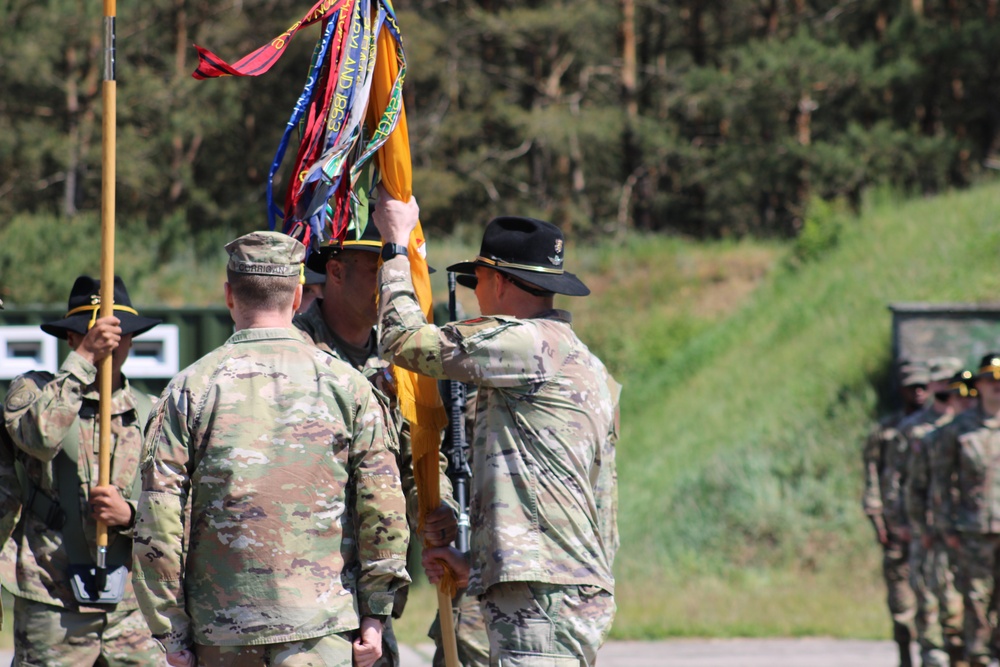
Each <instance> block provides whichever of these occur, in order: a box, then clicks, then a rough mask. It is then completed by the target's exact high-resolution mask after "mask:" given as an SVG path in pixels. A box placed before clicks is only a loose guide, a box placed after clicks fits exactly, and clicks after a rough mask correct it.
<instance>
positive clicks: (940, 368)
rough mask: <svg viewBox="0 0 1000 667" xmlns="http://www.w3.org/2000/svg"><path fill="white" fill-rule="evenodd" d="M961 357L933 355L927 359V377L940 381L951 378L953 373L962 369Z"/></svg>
mask: <svg viewBox="0 0 1000 667" xmlns="http://www.w3.org/2000/svg"><path fill="white" fill-rule="evenodd" d="M962 366H963V364H962V361H961V359H956V358H955V357H934V358H932V359H928V360H927V379H928V380H930V381H931V382H940V381H942V380H949V379H951V378H952V377H953V376H954V375H955V373H958V372H960V371H961V370H962Z"/></svg>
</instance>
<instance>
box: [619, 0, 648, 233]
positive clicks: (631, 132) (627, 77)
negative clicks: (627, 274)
mask: <svg viewBox="0 0 1000 667" xmlns="http://www.w3.org/2000/svg"><path fill="white" fill-rule="evenodd" d="M619 5H620V7H621V20H622V22H621V26H620V29H619V36H620V39H621V50H622V74H621V91H622V103H623V104H624V105H625V125H624V127H623V129H622V173H623V175H624V176H625V177H626V179H628V178H630V177H631V176H632V174H634V173H635V170H636V168H637V167H638V166H639V165H640V164H641V162H642V154H641V149H640V148H639V145H638V142H637V141H636V140H635V123H636V121H637V120H638V118H639V101H638V97H637V88H638V80H639V77H638V68H637V65H636V41H635V0H619ZM623 187H625V185H623ZM634 187H635V184H634V183H632V184H631V185H629V186H628V190H629V196H628V197H624V196H623V200H624V201H626V202H630V201H631V191H632V189H633V188H634ZM618 225H619V229H618V234H619V235H621V234H624V232H625V228H626V227H630V226H631V225H632V213H631V208H630V207H627V208H626V210H625V211H619V216H618Z"/></svg>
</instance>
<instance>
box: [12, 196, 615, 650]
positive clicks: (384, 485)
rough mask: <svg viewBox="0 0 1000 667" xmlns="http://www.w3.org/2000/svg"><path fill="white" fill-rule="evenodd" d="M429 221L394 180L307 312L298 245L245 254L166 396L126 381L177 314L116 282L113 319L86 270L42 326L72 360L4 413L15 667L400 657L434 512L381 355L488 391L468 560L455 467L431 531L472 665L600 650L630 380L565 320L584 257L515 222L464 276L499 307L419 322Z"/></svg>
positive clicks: (316, 266)
mask: <svg viewBox="0 0 1000 667" xmlns="http://www.w3.org/2000/svg"><path fill="white" fill-rule="evenodd" d="M418 214H419V211H418V209H417V207H416V202H415V201H414V200H412V199H411V201H410V202H406V203H404V202H399V201H395V200H392V199H390V198H389V197H388V196H387V195H386V194H385V193H384V192H382V193H381V196H380V197H379V199H378V201H377V204H376V206H375V211H374V214H373V218H372V220H371V221H370V222H369V224H368V226H367V228H366V230H365V234H364V235H362V236H361V237H360V238H359V239H358V240H352V241H347V242H335V243H332V244H331V245H330V246H328V247H324V248H322V249H321V250H320V251H319V252H315V253H313V254H312V255H311V256H310V258H309V261H308V264H309V269H310V270H312V271H314V272H315V273H316V274H318V276H321V277H322V279H320V278H319V277H317V276H315V275H314V276H312V278H311V279H310V283H313V284H315V285H317V287H314V288H312V291H314V293H315V299H314V300H313V301H312V303H311V304H309V305H308V307H303V306H302V298H303V291H304V290H303V285H304V283H305V282H306V281H305V280H304V279H303V276H304V271H305V266H304V261H305V255H306V249H305V247H304V246H303V245H302V244H301V243H299V242H298V241H296V240H294V239H292V238H291V237H288V236H285V235H283V234H278V233H273V232H255V233H252V234H248V235H245V236H242V237H240V238H238V239H236V240H234V241H233V242H231V243H229V244H228V245H227V246H226V251H227V252H228V254H229V262H228V265H227V282H226V284H225V301H226V305H227V306H228V308H229V310H230V312H231V314H232V317H233V321H234V324H235V327H234V328H235V333H234V334H233V336H232V337H231V338H230V339H229V340H228V341H227V342H226V343H225V344H224V345H222V346H221V347H219V348H218V349H216V350H215V351H213V352H211V353H209V354H208V355H206V356H205V357H203V358H202V359H200V360H199V361H197V362H195V363H194V364H193V365H191V366H190V367H188V368H187V369H185V370H183V371H182V372H181V373H180V374H179V375H177V376H176V377H175V378H174V379H173V380H171V382H170V383H169V385H168V386H167V388H166V389H165V390H164V392H163V393H162V394H161V396H160V397H159V399H158V400H155V399H153V397H147V396H145V395H144V394H142V393H141V392H139V391H137V390H136V389H135V388H134V387H132V386H131V385H130V384H129V381H128V379H127V378H126V377H125V376H124V375H123V374H122V372H121V368H122V364H123V363H124V361H125V359H126V357H127V354H128V350H129V348H130V346H131V341H132V338H133V336H135V335H138V334H139V333H141V332H142V331H145V330H148V329H149V328H151V327H153V326H156V324H157V323H158V321H157V320H154V319H151V318H146V317H143V316H142V315H140V313H139V312H138V311H137V310H136V309H135V308H134V307H133V306H132V303H131V301H130V299H129V296H128V293H127V290H126V288H125V285H124V284H123V283H121V281H120V280H118V279H116V284H115V304H114V312H115V315H114V316H112V317H104V318H102V317H99V308H100V299H99V293H100V289H99V288H100V285H99V282H98V281H96V280H93V279H91V278H88V277H86V276H82V277H81V278H79V279H78V280H77V281H76V283H75V284H74V286H73V289H72V291H71V294H70V298H69V304H68V306H69V307H68V308H67V313H66V316H65V317H64V318H62V319H60V320H57V321H55V322H49V323H46V324H45V325H43V329H44V330H45V331H46V332H47V333H50V334H52V335H55V336H58V337H61V338H65V339H66V340H67V342H68V343H69V346H70V348H71V349H72V351H71V353H70V355H69V356H68V357H67V359H66V360H65V361H64V363H63V364H62V366H61V367H60V368H59V371H58V372H57V373H55V374H52V373H44V372H33V373H27V374H25V375H23V376H21V377H19V378H17V379H16V380H15V381H14V383H13V384H12V385H11V388H10V391H9V393H8V395H7V398H6V400H5V403H4V413H3V419H4V425H3V426H4V428H2V429H0V436H2V442H0V445H2V446H0V510H2V512H3V513H2V520H0V540H2V542H3V550H2V553H0V580H2V584H3V586H4V588H6V589H7V590H8V591H9V592H11V593H12V594H13V595H14V599H15V602H14V610H13V617H14V619H13V620H14V640H15V657H14V664H16V665H56V666H62V665H66V666H72V667H79V666H81V665H97V664H100V665H162V664H168V665H174V666H178V665H182V666H190V665H247V666H250V665H253V666H258V665H287V666H292V665H295V666H300V665H337V666H344V667H348V666H351V665H357V666H359V667H372V665H389V666H395V665H399V652H398V647H397V645H396V642H395V639H394V637H393V633H392V622H391V621H392V618H393V617H398V616H399V614H400V613H402V608H403V606H404V604H405V599H406V595H405V591H406V587H407V584H408V583H409V582H410V573H409V572H407V569H406V562H407V561H406V556H407V550H408V547H409V543H410V535H411V531H414V530H415V529H416V519H417V517H416V512H417V502H416V495H415V494H416V488H415V484H414V480H413V470H412V460H411V459H412V453H411V451H410V447H409V430H408V425H407V424H406V422H405V420H403V419H402V417H401V416H400V410H399V406H398V405H397V400H396V397H395V392H394V384H393V381H392V374H391V373H390V372H389V369H390V364H392V365H398V366H401V367H404V368H407V369H410V370H414V371H417V372H421V373H423V374H426V375H430V376H432V377H435V378H438V379H452V380H457V381H461V382H466V383H469V384H472V385H475V387H476V389H477V399H476V402H475V418H474V419H473V420H472V421H473V423H474V426H473V427H472V434H471V440H472V461H473V465H474V474H473V477H472V483H471V492H472V493H471V505H472V506H471V510H470V515H471V524H472V535H471V547H470V550H469V552H468V553H462V552H459V551H458V550H457V549H455V548H454V547H453V546H452V542H453V540H454V538H455V535H456V528H457V518H456V512H457V507H456V506H455V503H454V501H453V500H452V498H451V494H450V488H451V487H450V484H449V482H448V478H447V476H446V474H445V472H446V462H445V459H444V457H442V459H441V466H440V471H441V475H440V478H441V479H440V484H441V495H442V499H443V502H442V506H441V508H439V510H437V511H435V512H432V513H431V514H429V515H428V516H425V517H423V521H422V523H421V529H422V534H421V537H422V539H423V543H424V546H425V550H424V555H423V563H424V567H425V569H426V571H427V574H428V576H429V578H430V579H431V580H432V581H437V580H438V579H439V578H440V577H441V575H442V572H443V568H444V567H445V566H447V567H448V568H449V569H451V570H452V572H453V573H454V575H455V577H456V579H457V580H458V581H459V582H460V583H461V584H462V585H463V586H464V587H465V588H464V589H463V590H462V591H460V593H459V596H458V597H457V598H456V600H455V610H456V614H457V616H458V619H457V620H458V622H457V624H456V625H457V639H458V645H459V655H460V658H461V664H463V665H466V666H468V665H499V664H504V665H507V664H519V665H542V664H544V665H557V666H563V665H565V666H569V665H574V666H577V665H592V664H594V663H595V661H596V653H597V649H598V648H599V647H600V645H601V644H602V643H603V641H604V639H605V638H606V636H607V633H608V631H609V630H610V627H611V622H612V620H613V617H614V610H615V606H614V579H613V577H612V574H611V565H612V562H613V559H614V556H615V552H616V550H617V548H618V534H617V526H616V510H617V477H616V473H615V447H616V444H617V438H618V395H619V391H620V387H619V385H618V384H617V383H616V382H615V381H614V379H613V378H611V376H610V375H609V374H608V373H607V371H606V370H605V369H604V366H603V364H601V362H600V361H599V360H598V359H597V358H596V357H595V356H594V355H593V354H591V353H590V352H589V350H588V349H587V348H586V346H585V345H584V344H583V343H582V342H581V341H580V340H579V339H578V338H577V337H576V335H575V334H574V333H573V331H572V328H571V326H570V316H569V313H567V312H565V311H560V310H555V309H553V307H552V302H553V297H554V295H555V294H557V293H558V294H567V295H574V296H584V295H586V294H587V293H589V290H587V288H586V287H585V286H584V285H583V283H582V282H580V281H579V279H577V278H576V276H574V275H573V274H572V273H569V272H568V271H566V270H565V268H564V266H563V260H564V247H563V245H564V244H563V237H562V234H561V232H560V231H559V230H558V229H557V228H556V227H555V226H553V225H551V224H549V223H546V222H542V221H538V220H533V219H530V218H521V217H506V218H498V219H496V220H494V221H493V222H491V223H490V225H489V226H488V227H487V228H486V230H485V233H484V238H483V243H482V247H481V250H480V254H479V256H478V257H476V258H475V259H474V260H471V261H470V262H463V263H460V264H457V265H454V266H452V267H449V270H453V271H455V272H457V273H459V274H462V275H461V276H460V282H461V283H462V284H464V285H466V286H467V287H472V288H473V289H475V290H476V297H477V300H478V301H479V304H480V310H481V312H482V315H483V316H482V317H479V318H475V319H472V320H466V321H461V322H456V323H451V324H446V325H444V326H440V327H439V326H435V325H434V324H431V323H428V322H427V321H426V320H425V319H424V316H423V313H422V311H421V309H420V306H419V304H418V303H417V301H416V299H415V297H414V289H413V286H412V283H411V279H410V271H409V260H408V258H407V257H406V252H407V250H406V243H407V241H408V239H409V237H410V232H411V230H412V229H413V228H414V227H415V225H416V223H417V218H418ZM377 293H378V294H379V295H380V296H379V299H378V302H376V294H377ZM296 313H298V314H296ZM109 356H110V357H111V359H112V363H111V369H112V387H113V395H112V410H111V413H112V416H111V423H110V427H109V428H110V430H111V433H112V451H111V457H110V465H111V476H110V477H111V482H110V484H107V485H101V484H98V483H97V479H98V474H97V467H98V462H97V460H98V440H99V437H98V435H99V431H100V429H101V428H103V427H102V426H101V424H100V421H99V419H98V391H97V386H98V384H97V380H98V374H99V371H98V367H99V364H100V362H101V360H102V359H105V358H107V357H109ZM98 521H100V522H103V523H104V524H105V525H106V526H108V529H109V534H110V535H109V538H110V546H109V548H108V555H107V563H106V567H96V566H95V560H94V553H95V551H96V541H95V540H96V532H97V522H98ZM436 627H437V625H436V624H435V629H432V632H431V636H433V637H435V639H436V641H437V642H438V646H439V654H438V655H436V656H435V664H444V660H443V655H442V653H441V650H440V645H441V642H440V636H439V633H438V631H437V630H436Z"/></svg>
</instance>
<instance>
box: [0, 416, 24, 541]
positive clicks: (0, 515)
mask: <svg viewBox="0 0 1000 667" xmlns="http://www.w3.org/2000/svg"><path fill="white" fill-rule="evenodd" d="M14 456H15V453H14V443H13V442H11V439H10V436H9V435H8V434H7V431H6V430H2V429H0V548H2V547H3V545H4V544H6V543H7V540H8V539H10V536H11V534H13V532H14V528H15V527H16V526H17V522H18V519H20V518H21V483H20V482H19V481H18V479H17V469H16V468H15V466H14Z"/></svg>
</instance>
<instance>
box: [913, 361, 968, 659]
mask: <svg viewBox="0 0 1000 667" xmlns="http://www.w3.org/2000/svg"><path fill="white" fill-rule="evenodd" d="M961 371H962V362H961V361H960V360H959V359H956V358H954V357H939V358H934V359H931V360H929V361H928V362H927V379H928V385H927V391H928V393H930V394H931V395H932V396H933V397H934V398H933V400H932V402H931V404H930V405H928V406H927V407H925V408H923V409H921V410H918V411H917V412H915V413H913V414H912V415H910V416H908V417H906V418H905V419H903V421H901V422H900V423H899V426H898V430H899V432H900V433H901V434H902V437H903V438H904V439H905V440H906V443H907V451H908V459H909V465H908V467H907V470H906V474H905V476H904V477H903V482H902V484H903V487H904V492H903V495H902V500H903V505H904V507H905V508H906V512H907V515H908V518H909V526H910V534H911V540H910V586H911V587H912V588H913V592H914V593H915V594H916V601H917V606H916V609H917V612H916V616H915V619H914V620H915V625H916V630H917V643H918V644H920V662H921V665H923V667H949V663H950V662H951V657H950V654H949V651H948V646H946V644H945V638H944V635H943V629H942V625H944V626H945V627H947V628H948V629H949V631H950V632H949V635H951V637H949V639H951V640H952V645H953V646H957V649H956V648H952V650H951V653H955V652H956V650H958V651H961V650H962V647H961V627H962V601H961V598H960V597H958V594H957V592H955V591H954V587H952V592H953V595H952V597H951V598H950V599H947V600H945V602H944V603H942V601H941V600H940V599H939V596H938V594H937V591H938V590H940V588H941V586H939V585H938V583H937V582H938V581H939V580H940V579H942V578H944V577H950V574H951V571H950V568H949V565H948V554H947V552H946V549H945V546H944V543H943V542H941V541H940V540H936V539H934V531H933V529H932V527H931V526H930V523H929V522H930V517H931V514H930V506H931V501H930V457H929V456H928V452H927V443H926V442H925V438H927V437H928V436H929V435H930V434H931V433H932V432H933V431H934V430H935V429H938V428H940V427H942V426H944V425H945V424H947V423H948V422H950V421H951V420H952V419H954V417H955V415H956V414H958V413H959V412H961V409H960V408H962V407H964V402H963V400H962V397H961V395H960V394H959V392H957V391H952V390H951V388H950V387H951V381H952V378H953V377H954V376H955V374H956V373H961ZM955 640H957V642H956V641H955Z"/></svg>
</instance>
